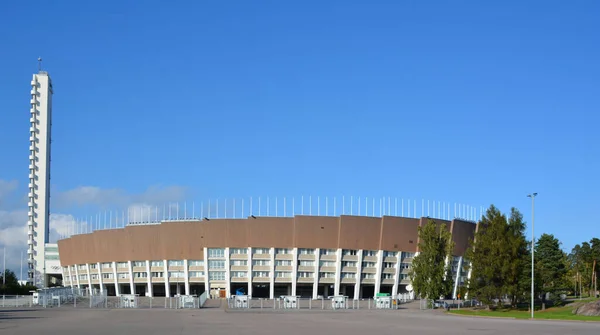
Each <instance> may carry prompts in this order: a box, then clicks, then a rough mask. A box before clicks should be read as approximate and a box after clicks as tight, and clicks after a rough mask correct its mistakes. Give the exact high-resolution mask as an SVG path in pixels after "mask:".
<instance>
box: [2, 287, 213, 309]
mask: <svg viewBox="0 0 600 335" xmlns="http://www.w3.org/2000/svg"><path fill="white" fill-rule="evenodd" d="M206 300H207V294H206V292H205V293H203V294H201V295H200V296H175V297H140V296H139V295H121V296H107V295H106V294H105V293H100V292H96V291H89V290H79V289H77V288H51V289H43V290H38V291H36V292H34V293H33V294H32V295H21V296H15V295H10V296H9V295H4V296H1V300H0V307H9V308H10V307H42V308H147V309H151V308H162V309H190V308H202V307H203V306H204V304H205V303H206Z"/></svg>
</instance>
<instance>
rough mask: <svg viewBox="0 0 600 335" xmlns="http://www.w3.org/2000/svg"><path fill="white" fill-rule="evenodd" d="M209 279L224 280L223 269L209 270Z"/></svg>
mask: <svg viewBox="0 0 600 335" xmlns="http://www.w3.org/2000/svg"><path fill="white" fill-rule="evenodd" d="M208 279H209V280H225V271H210V272H209V273H208Z"/></svg>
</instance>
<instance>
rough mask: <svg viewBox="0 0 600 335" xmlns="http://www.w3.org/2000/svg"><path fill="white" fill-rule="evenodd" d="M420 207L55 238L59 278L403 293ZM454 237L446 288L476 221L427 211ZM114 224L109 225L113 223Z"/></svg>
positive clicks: (192, 222) (119, 285) (223, 290)
mask: <svg viewBox="0 0 600 335" xmlns="http://www.w3.org/2000/svg"><path fill="white" fill-rule="evenodd" d="M428 220H429V218H428V217H420V218H415V217H400V216H388V215H381V216H378V217H374V216H359V215H339V216H321V215H316V216H315V215H293V216H290V217H278V216H274V217H270V216H256V215H250V216H247V217H244V218H233V219H232V218H229V219H226V218H219V219H217V218H199V219H179V220H172V219H168V220H159V221H157V222H152V223H150V222H146V223H141V224H125V225H123V227H121V228H112V229H101V230H96V231H94V232H91V233H86V234H78V235H73V236H70V237H68V238H65V239H62V240H59V241H58V248H59V255H60V263H61V266H62V278H63V285H64V286H67V287H75V288H81V289H91V290H93V291H94V292H101V293H103V294H107V295H117V296H118V295H123V294H137V295H139V296H149V297H159V296H176V295H200V294H202V293H204V292H207V294H208V295H209V296H210V297H212V298H218V297H223V298H224V297H230V296H232V295H235V294H240V293H243V294H246V295H249V296H252V297H256V298H269V299H273V298H274V297H278V296H281V295H292V296H300V297H309V298H310V297H312V298H314V299H316V298H317V297H319V296H325V297H327V296H332V295H335V296H337V295H344V296H348V297H349V298H351V299H352V298H353V299H361V298H371V297H373V296H374V295H375V294H377V293H390V294H392V295H396V294H400V293H408V294H411V293H412V292H411V287H410V280H409V276H408V274H409V271H410V267H411V262H412V258H413V257H414V256H415V255H416V254H418V252H419V250H418V243H419V240H418V227H419V226H420V225H424V224H425V223H427V221H428ZM435 221H436V222H437V223H438V224H444V225H446V227H447V228H448V229H449V231H450V232H451V234H452V239H453V241H454V242H455V247H454V252H453V257H452V258H451V259H448V261H449V262H452V266H451V268H452V276H453V280H454V289H453V296H454V297H456V295H457V292H458V287H460V286H461V285H462V284H463V282H464V281H465V280H466V277H467V273H466V272H465V270H464V266H463V256H464V254H465V251H466V249H467V248H468V244H469V240H470V239H471V238H472V237H473V235H474V233H475V231H476V228H477V225H476V224H475V223H474V222H473V221H469V220H465V219H451V220H443V219H435ZM115 226H116V225H115Z"/></svg>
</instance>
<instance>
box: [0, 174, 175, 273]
mask: <svg viewBox="0 0 600 335" xmlns="http://www.w3.org/2000/svg"><path fill="white" fill-rule="evenodd" d="M17 189H18V183H17V182H16V181H5V180H1V179H0V253H2V251H3V250H6V267H7V269H11V270H13V271H15V273H16V274H17V275H20V267H21V264H22V265H23V269H24V275H25V276H26V272H27V260H26V257H27V210H26V209H25V208H26V205H24V206H21V207H20V208H19V207H17V208H13V204H14V203H18V200H20V199H21V198H22V196H21V197H20V196H19V194H17V193H18V192H17ZM185 193H186V190H185V188H183V187H178V186H170V187H159V186H157V187H149V188H148V189H147V190H146V191H145V192H141V193H136V194H130V193H127V192H125V191H124V190H120V189H102V188H99V187H95V186H82V187H77V188H75V189H72V190H68V191H65V192H57V193H54V194H53V197H52V208H58V209H60V211H61V212H63V213H52V214H51V215H50V232H49V235H50V236H49V240H50V242H51V243H54V242H56V241H57V240H58V239H60V238H62V237H65V236H69V235H72V234H75V233H86V232H91V231H92V230H95V229H97V228H102V227H105V228H109V227H122V226H123V224H124V222H126V221H127V216H126V215H127V213H128V212H129V222H133V221H148V220H149V219H150V221H153V220H154V219H155V218H156V217H158V218H162V213H163V209H162V208H166V209H165V212H166V210H168V207H169V206H167V207H163V203H167V202H169V201H173V202H176V201H181V199H183V198H184V197H185ZM82 206H88V207H92V208H96V209H98V208H110V207H113V208H123V209H124V210H123V211H121V212H119V213H117V212H116V211H115V212H111V213H112V215H110V216H109V215H108V213H109V212H108V211H107V212H106V213H107V218H106V220H105V219H104V217H102V215H98V216H92V217H90V218H85V219H83V220H81V219H76V217H75V216H74V215H73V214H72V213H64V212H71V210H75V209H76V208H78V207H82ZM157 206H158V207H157ZM170 206H173V208H175V207H174V206H175V205H170ZM24 207H25V208H24ZM111 217H112V224H111V223H109V222H108V221H110V218H111ZM3 256H4V255H2V257H3ZM21 256H23V259H22V257H21ZM0 261H2V258H0ZM21 261H22V262H21Z"/></svg>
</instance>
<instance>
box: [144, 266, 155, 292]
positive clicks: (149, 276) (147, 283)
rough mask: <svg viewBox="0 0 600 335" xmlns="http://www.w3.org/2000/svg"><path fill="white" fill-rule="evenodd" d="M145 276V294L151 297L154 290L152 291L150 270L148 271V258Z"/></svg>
mask: <svg viewBox="0 0 600 335" xmlns="http://www.w3.org/2000/svg"><path fill="white" fill-rule="evenodd" d="M146 277H147V278H146V279H147V280H146V285H148V289H147V290H146V296H148V297H153V296H154V292H152V272H150V260H146Z"/></svg>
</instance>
